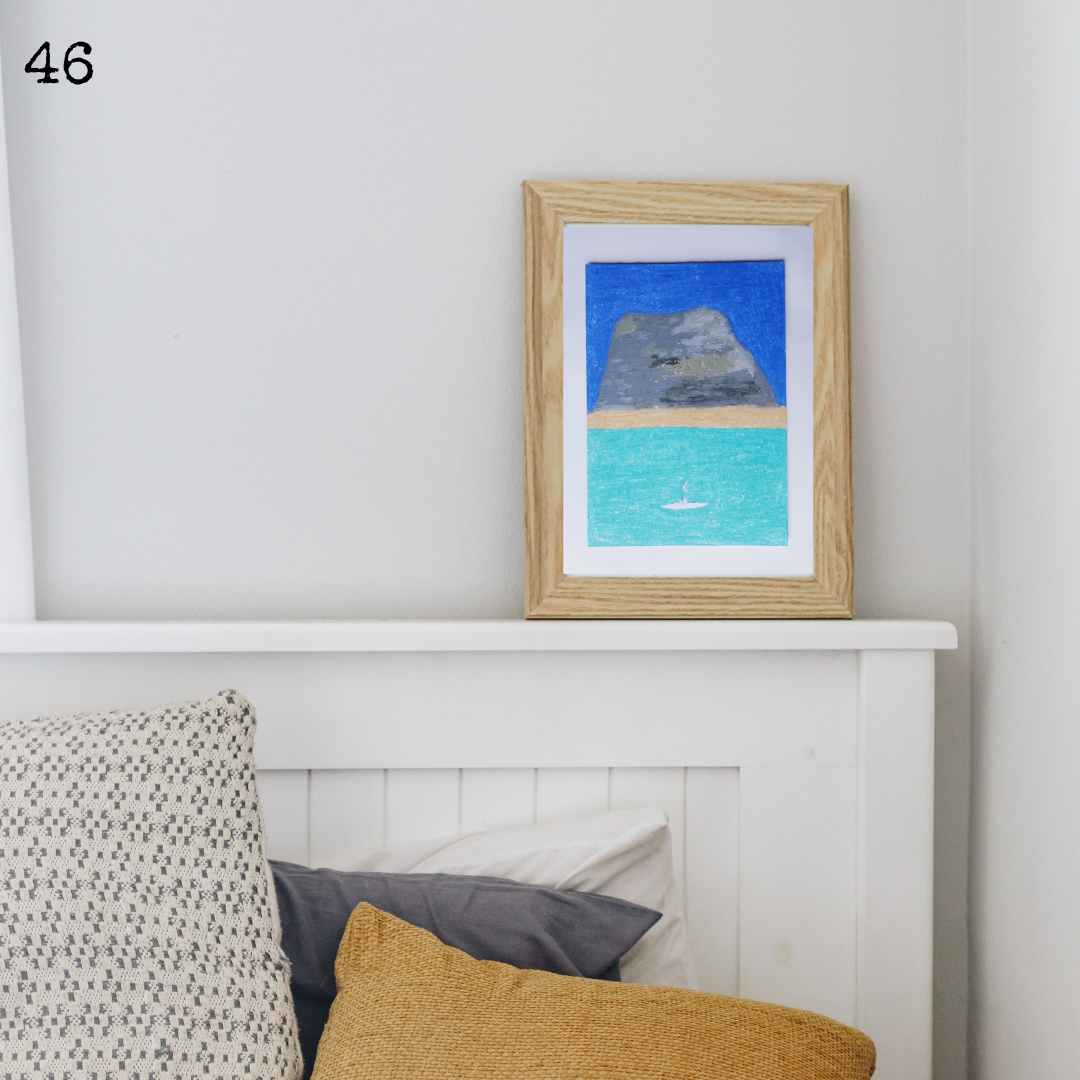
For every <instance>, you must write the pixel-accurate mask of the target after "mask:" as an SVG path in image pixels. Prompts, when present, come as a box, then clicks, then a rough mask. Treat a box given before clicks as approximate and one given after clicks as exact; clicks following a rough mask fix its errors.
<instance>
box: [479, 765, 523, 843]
mask: <svg viewBox="0 0 1080 1080" xmlns="http://www.w3.org/2000/svg"><path fill="white" fill-rule="evenodd" d="M535 820H536V770H535V769H462V770H461V831H462V832H463V833H471V832H485V831H487V830H489V829H513V828H516V827H517V826H519V825H532V824H533V823H534V822H535Z"/></svg>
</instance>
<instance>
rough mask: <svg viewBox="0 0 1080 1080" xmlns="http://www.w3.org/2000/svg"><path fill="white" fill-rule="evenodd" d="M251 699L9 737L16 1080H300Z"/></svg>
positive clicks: (4, 875) (0, 961) (5, 815)
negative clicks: (277, 933) (258, 785)
mask: <svg viewBox="0 0 1080 1080" xmlns="http://www.w3.org/2000/svg"><path fill="white" fill-rule="evenodd" d="M254 735H255V714H254V711H253V710H252V708H251V706H250V705H249V704H248V703H247V702H246V701H245V700H244V699H243V698H242V697H240V696H239V695H238V694H235V693H233V692H231V691H225V692H223V693H221V694H220V695H218V696H217V697H214V698H211V699H210V700H209V701H205V702H193V703H189V704H186V705H177V706H172V707H166V708H161V709H156V710H154V711H151V712H114V713H96V714H89V715H80V716H56V717H44V718H41V719H36V720H25V721H18V722H11V723H6V724H2V725H0V927H2V935H0V1076H2V1077H3V1078H4V1080H29V1078H31V1077H33V1080H61V1078H64V1080H67V1078H75V1077H78V1078H80V1080H106V1078H108V1080H117V1078H126V1080H149V1078H150V1077H153V1078H155V1080H159V1078H162V1077H171V1078H175V1080H187V1078H189V1077H190V1078H194V1077H199V1078H200V1080H240V1078H243V1080H255V1078H258V1080H295V1078H296V1077H299V1076H300V1072H301V1065H300V1054H299V1048H298V1043H297V1037H296V1019H295V1016H294V1015H293V1009H292V998H291V996H290V992H289V970H288V965H287V962H286V961H285V960H284V958H283V955H282V953H281V949H280V947H279V946H278V944H277V942H276V941H275V940H274V927H273V912H272V908H271V903H272V901H271V893H270V887H269V882H268V877H267V873H266V865H265V860H264V855H263V838H262V826H261V823H260V816H259V803H258V797H257V794H256V789H255V771H254V760H253V757H252V742H253V740H254Z"/></svg>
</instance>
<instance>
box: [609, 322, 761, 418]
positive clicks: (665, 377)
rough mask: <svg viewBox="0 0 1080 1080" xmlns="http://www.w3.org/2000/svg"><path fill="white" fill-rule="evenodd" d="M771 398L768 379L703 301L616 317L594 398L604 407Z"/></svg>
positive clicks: (681, 405)
mask: <svg viewBox="0 0 1080 1080" xmlns="http://www.w3.org/2000/svg"><path fill="white" fill-rule="evenodd" d="M775 404H776V394H774V393H773V388H772V387H771V386H770V385H769V380H768V379H766V378H765V374H764V372H763V371H762V370H761V368H759V367H758V365H757V361H756V360H755V359H754V356H753V354H752V353H751V352H750V350H749V349H748V348H746V346H745V345H743V344H742V342H740V341H739V339H738V338H737V337H736V336H735V333H734V331H733V330H732V329H731V323H729V322H728V318H727V316H726V315H724V314H723V313H722V312H720V311H716V310H715V309H714V308H707V307H699V308H691V309H690V310H689V311H676V312H674V313H673V314H670V315H643V314H641V313H640V312H636V311H634V312H630V313H628V314H626V315H624V316H623V317H622V318H621V319H619V321H618V322H617V323H616V324H615V330H614V332H613V333H612V335H611V345H610V346H609V347H608V362H607V367H606V368H605V369H604V377H603V379H602V380H601V382H600V395H599V397H598V398H597V399H596V409H597V410H604V411H606V410H615V409H680V408H682V409H690V408H697V409H703V408H712V407H715V406H719V405H775Z"/></svg>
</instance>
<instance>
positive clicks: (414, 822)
mask: <svg viewBox="0 0 1080 1080" xmlns="http://www.w3.org/2000/svg"><path fill="white" fill-rule="evenodd" d="M460 809H461V771H460V770H459V769H391V770H390V771H389V772H387V774H386V842H387V843H388V844H403V843H406V842H407V841H409V840H428V839H432V838H434V837H437V836H454V835H456V834H457V833H458V832H459V831H460V828H459V824H460V820H461V819H460Z"/></svg>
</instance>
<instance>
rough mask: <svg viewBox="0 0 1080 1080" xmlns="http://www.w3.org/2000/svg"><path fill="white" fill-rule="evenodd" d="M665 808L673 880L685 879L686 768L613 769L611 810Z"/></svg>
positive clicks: (680, 880) (681, 880)
mask: <svg viewBox="0 0 1080 1080" xmlns="http://www.w3.org/2000/svg"><path fill="white" fill-rule="evenodd" d="M656 808H659V809H661V810H665V811H666V812H667V816H668V826H669V828H670V829H671V846H672V857H673V859H674V862H675V880H676V881H678V882H680V884H681V883H682V882H683V880H684V871H685V865H686V862H685V855H686V846H685V845H686V816H685V815H686V770H685V769H612V770H611V809H612V810H653V809H656Z"/></svg>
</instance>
